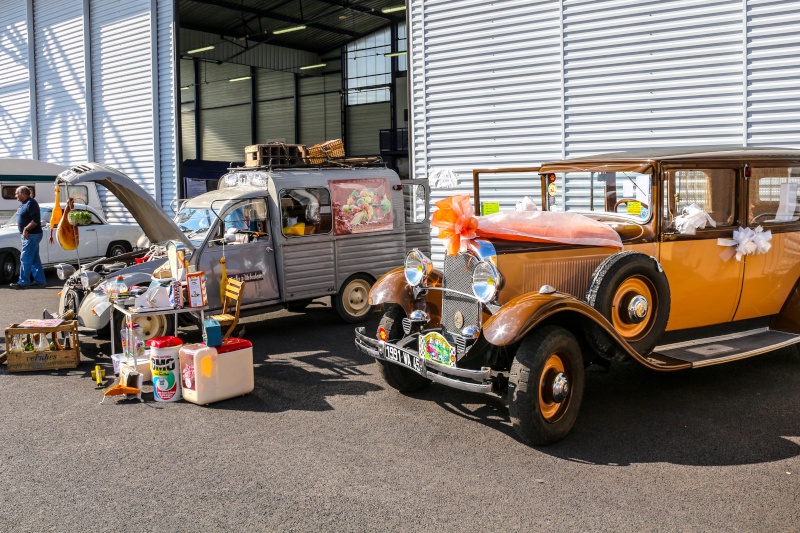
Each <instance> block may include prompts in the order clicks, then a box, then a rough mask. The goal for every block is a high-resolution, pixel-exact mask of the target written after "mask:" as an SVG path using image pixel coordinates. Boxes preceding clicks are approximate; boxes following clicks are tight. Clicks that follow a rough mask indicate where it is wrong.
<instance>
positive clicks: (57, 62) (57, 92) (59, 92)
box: [33, 0, 88, 166]
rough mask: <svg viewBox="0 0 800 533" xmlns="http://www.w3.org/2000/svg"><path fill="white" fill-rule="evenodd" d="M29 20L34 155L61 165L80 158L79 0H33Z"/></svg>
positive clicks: (83, 148)
mask: <svg viewBox="0 0 800 533" xmlns="http://www.w3.org/2000/svg"><path fill="white" fill-rule="evenodd" d="M33 20H34V24H35V26H34V27H35V30H34V42H35V49H36V110H37V115H38V116H37V119H38V128H39V143H38V145H39V159H41V160H42V161H50V162H58V163H59V164H61V165H65V166H69V165H74V164H77V163H82V162H86V160H87V158H88V153H87V146H88V144H87V131H88V128H87V127H86V83H85V75H84V71H85V69H84V57H83V0H47V1H43V0H39V1H37V2H34V3H33ZM65 131H66V132H71V133H72V134H71V135H64V132H65Z"/></svg>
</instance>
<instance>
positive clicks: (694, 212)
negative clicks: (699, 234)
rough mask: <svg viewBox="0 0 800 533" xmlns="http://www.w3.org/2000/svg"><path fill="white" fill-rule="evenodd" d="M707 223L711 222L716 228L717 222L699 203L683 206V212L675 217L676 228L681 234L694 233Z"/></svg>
mask: <svg viewBox="0 0 800 533" xmlns="http://www.w3.org/2000/svg"><path fill="white" fill-rule="evenodd" d="M706 224H711V226H712V227H714V228H716V227H717V223H716V222H714V219H713V218H711V217H710V216H709V214H708V213H706V212H705V211H703V210H702V209H700V207H698V205H697V204H692V205H689V206H686V207H684V208H683V213H682V214H681V215H679V216H677V217H675V229H677V230H678V232H679V233H680V234H681V235H694V234H695V232H696V231H697V230H698V229H703V228H705V227H706Z"/></svg>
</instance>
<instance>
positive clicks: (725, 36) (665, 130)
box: [563, 0, 743, 156]
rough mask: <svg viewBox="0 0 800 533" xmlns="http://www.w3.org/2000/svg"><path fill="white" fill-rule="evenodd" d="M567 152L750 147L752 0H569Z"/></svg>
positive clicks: (566, 7)
mask: <svg viewBox="0 0 800 533" xmlns="http://www.w3.org/2000/svg"><path fill="white" fill-rule="evenodd" d="M563 27H564V30H563V31H564V128H565V152H566V155H567V156H576V155H583V154H589V153H598V152H605V151H619V150H636V149H643V148H649V147H660V148H668V147H683V146H687V145H699V144H705V145H712V144H713V145H729V146H730V145H733V146H737V145H738V146H741V144H742V141H743V138H742V64H743V63H742V61H743V59H742V53H743V47H742V2H741V1H740V0H728V1H722V2H719V1H718V2H713V3H712V2H708V1H707V0H659V1H658V2H629V1H620V0H606V1H599V0H566V1H564V23H563Z"/></svg>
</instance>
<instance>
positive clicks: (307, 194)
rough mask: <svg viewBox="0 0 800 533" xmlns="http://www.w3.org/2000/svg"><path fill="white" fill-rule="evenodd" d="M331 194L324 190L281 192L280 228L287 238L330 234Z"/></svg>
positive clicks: (288, 190) (331, 224)
mask: <svg viewBox="0 0 800 533" xmlns="http://www.w3.org/2000/svg"><path fill="white" fill-rule="evenodd" d="M332 226H333V217H332V212H331V193H330V191H328V189H325V188H308V189H285V190H283V191H281V227H282V228H283V229H282V232H283V234H284V235H286V236H287V237H302V236H305V235H319V234H321V233H330V232H331V227H332Z"/></svg>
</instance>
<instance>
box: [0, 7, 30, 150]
mask: <svg viewBox="0 0 800 533" xmlns="http://www.w3.org/2000/svg"><path fill="white" fill-rule="evenodd" d="M26 11H27V9H26V5H25V0H14V1H5V2H2V4H0V27H2V28H4V29H3V32H2V33H0V72H2V73H3V75H2V76H1V77H0V157H17V158H26V159H27V158H32V157H34V150H33V146H32V131H31V125H32V124H31V99H30V92H31V88H30V81H29V79H30V78H29V74H28V66H29V65H28V62H29V57H28V37H29V34H28V25H27V22H26V18H27V14H26Z"/></svg>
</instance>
